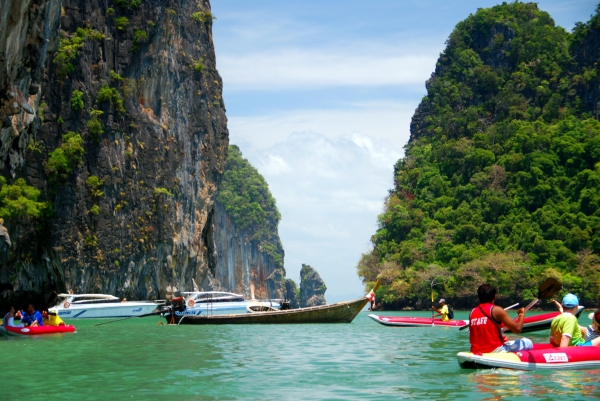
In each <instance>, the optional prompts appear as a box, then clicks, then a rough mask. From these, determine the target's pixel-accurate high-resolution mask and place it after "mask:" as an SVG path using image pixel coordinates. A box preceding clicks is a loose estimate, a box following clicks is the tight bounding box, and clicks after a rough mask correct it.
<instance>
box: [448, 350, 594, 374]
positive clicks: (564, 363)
mask: <svg viewBox="0 0 600 401" xmlns="http://www.w3.org/2000/svg"><path fill="white" fill-rule="evenodd" d="M456 358H457V359H458V364H459V365H460V367H461V368H465V369H477V368H484V369H486V368H487V369H489V368H504V369H517V370H538V369H554V370H574V369H598V368H600V347H564V348H557V347H553V346H552V345H550V344H534V348H533V349H532V350H530V351H519V352H505V353H489V354H480V355H477V354H472V353H470V352H459V353H458V354H457V355H456Z"/></svg>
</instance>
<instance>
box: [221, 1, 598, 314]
mask: <svg viewBox="0 0 600 401" xmlns="http://www.w3.org/2000/svg"><path fill="white" fill-rule="evenodd" d="M496 4H498V2H494V1H469V0H461V1H452V0H446V1H441V0H435V1H434V0H427V1H412V0H410V1H409V0H407V1H404V0H395V1H392V0H371V1H369V2H364V1H355V0H343V1H342V0H326V1H325V0H303V1H291V0H253V1H247V0H213V1H212V2H211V5H212V12H213V14H214V15H215V16H216V18H217V19H216V20H215V21H214V24H213V40H214V44H215V49H216V55H217V69H218V70H219V73H220V74H221V76H222V78H223V99H224V101H225V106H226V109H227V118H228V127H229V135H230V143H232V144H236V145H238V146H239V147H240V149H241V151H242V153H243V155H244V157H245V158H247V159H248V160H249V161H250V163H252V165H253V166H254V167H256V168H257V169H258V171H259V172H260V173H261V174H262V175H263V176H264V177H265V179H266V180H267V182H268V183H269V188H270V190H271V192H272V193H273V196H274V197H275V199H276V201H277V206H278V208H279V211H280V212H281V215H282V220H281V222H280V224H279V235H280V237H281V240H282V243H283V247H284V250H285V268H286V271H287V276H288V277H289V278H292V279H294V280H296V281H297V282H298V281H299V278H300V268H301V265H302V263H304V264H309V265H311V266H313V267H315V268H316V269H317V271H318V272H319V273H320V275H321V277H322V278H323V280H324V281H325V284H326V285H327V287H328V290H327V292H326V294H325V297H326V299H327V301H328V302H329V303H330V302H335V301H340V300H344V299H349V298H354V297H357V296H360V295H362V294H363V285H362V283H361V281H360V278H359V277H358V276H357V274H356V264H357V262H358V260H359V259H360V256H361V254H362V253H366V252H368V251H369V250H370V241H369V239H370V237H371V236H372V235H373V234H374V233H375V231H376V229H377V215H378V214H379V213H381V211H382V209H383V201H384V199H385V197H386V195H387V193H388V190H389V189H391V188H392V175H393V166H394V163H395V162H396V161H397V160H398V158H400V157H402V155H403V147H404V145H405V144H406V142H407V141H408V139H409V136H410V130H409V126H410V119H411V117H412V115H413V113H414V111H415V109H416V107H417V106H418V104H419V102H420V100H421V99H422V97H423V96H424V95H425V93H426V91H425V81H426V80H427V79H428V78H429V77H430V76H431V73H432V72H433V70H434V69H435V63H436V60H437V58H438V56H439V54H440V52H442V51H443V50H444V48H445V41H446V39H447V38H448V36H449V35H450V33H451V32H452V30H453V28H454V27H455V26H456V24H457V23H458V22H460V21H462V20H463V19H465V18H466V17H468V16H469V14H471V13H475V12H476V11H477V8H480V7H491V6H493V5H496ZM596 4H597V2H595V1H589V0H586V1H583V0H569V1H564V0H546V1H539V2H538V5H539V8H540V9H541V10H544V11H547V12H548V13H550V15H551V16H552V17H553V18H554V20H555V22H556V24H557V25H560V26H562V27H563V28H565V29H566V30H568V31H571V30H572V28H573V26H574V25H575V23H576V22H578V21H583V22H586V21H588V20H589V17H590V15H591V14H592V13H593V12H594V10H595V7H596Z"/></svg>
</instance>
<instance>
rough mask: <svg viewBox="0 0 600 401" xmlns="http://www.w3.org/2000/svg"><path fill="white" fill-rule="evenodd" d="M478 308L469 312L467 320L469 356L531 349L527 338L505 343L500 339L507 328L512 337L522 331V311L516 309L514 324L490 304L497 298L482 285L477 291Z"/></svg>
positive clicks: (504, 339)
mask: <svg viewBox="0 0 600 401" xmlns="http://www.w3.org/2000/svg"><path fill="white" fill-rule="evenodd" d="M477 297H478V298H479V302H480V304H479V305H478V306H477V307H476V308H474V309H473V310H472V311H471V314H470V316H469V325H470V327H469V341H470V342H471V352H472V353H474V354H482V353H489V352H514V351H524V350H528V349H532V348H533V343H532V342H531V340H530V339H528V338H522V339H519V340H513V341H508V338H507V337H506V336H504V335H502V328H501V327H500V326H501V325H502V324H504V326H505V327H507V328H509V329H510V331H512V332H513V333H515V334H518V333H520V332H521V330H522V329H523V320H524V319H525V308H520V309H519V310H518V311H517V313H518V315H517V316H518V319H517V320H516V321H514V320H513V319H512V318H511V317H510V316H508V313H506V311H505V310H504V309H502V308H501V307H496V306H495V305H494V302H496V299H497V298H498V294H497V291H496V288H495V287H494V286H492V285H491V284H482V285H480V286H479V288H478V289H477Z"/></svg>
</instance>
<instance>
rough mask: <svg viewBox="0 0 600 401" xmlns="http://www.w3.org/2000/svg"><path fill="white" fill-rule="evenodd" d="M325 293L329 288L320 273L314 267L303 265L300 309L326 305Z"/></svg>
mask: <svg viewBox="0 0 600 401" xmlns="http://www.w3.org/2000/svg"><path fill="white" fill-rule="evenodd" d="M325 291H327V287H326V286H325V283H324V282H323V280H322V279H321V276H320V275H319V273H317V271H316V270H315V269H314V268H313V267H311V266H309V265H305V264H303V265H302V269H300V307H301V308H305V307H308V306H318V305H325V304H326V303H327V302H326V301H325Z"/></svg>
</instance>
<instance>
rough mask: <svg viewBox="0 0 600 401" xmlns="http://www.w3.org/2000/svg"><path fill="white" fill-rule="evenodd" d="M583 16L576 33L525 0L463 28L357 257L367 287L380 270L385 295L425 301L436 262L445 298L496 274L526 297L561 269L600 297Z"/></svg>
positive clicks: (399, 301)
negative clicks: (366, 247)
mask: <svg viewBox="0 0 600 401" xmlns="http://www.w3.org/2000/svg"><path fill="white" fill-rule="evenodd" d="M593 20H594V21H597V20H598V16H597V15H596V16H595V17H593ZM582 27H583V25H582V26H578V28H576V29H577V35H578V36H577V38H576V39H577V40H572V37H571V34H569V33H568V32H566V31H565V30H564V29H562V28H560V27H556V26H555V25H554V22H553V20H552V19H551V18H550V16H549V15H548V14H547V13H545V12H542V11H540V10H538V8H537V5H535V4H532V3H518V2H515V3H512V4H506V3H504V4H502V5H499V6H496V7H493V8H489V9H481V10H479V11H478V12H477V13H476V14H475V15H471V16H469V17H468V18H467V19H466V20H465V21H463V22H461V23H459V24H458V25H457V26H456V28H455V30H454V32H452V34H451V35H450V38H449V39H448V42H447V47H446V49H445V50H444V52H443V53H442V54H441V55H440V58H439V60H438V63H437V66H436V71H435V73H434V74H432V77H431V79H429V80H428V81H427V95H426V96H425V97H424V98H423V100H422V102H421V104H420V105H419V107H418V109H417V111H416V113H415V115H414V116H413V121H412V124H411V138H410V141H409V143H408V144H407V145H406V147H405V150H406V156H405V157H404V158H403V159H400V160H399V161H398V162H397V164H396V166H395V186H394V189H393V190H391V191H390V194H389V196H388V198H387V200H386V204H385V210H384V212H383V213H382V214H381V215H380V216H379V217H378V223H379V228H378V230H377V232H376V233H375V235H373V237H372V239H371V240H372V244H373V250H372V252H370V253H369V254H366V255H363V257H362V259H361V261H360V262H359V264H358V266H357V269H358V273H359V275H360V276H361V277H362V278H363V281H364V282H365V283H366V284H367V287H370V286H371V285H372V282H374V281H375V279H376V278H377V277H380V278H381V279H382V281H383V284H384V285H383V286H382V287H381V289H380V291H379V292H378V298H379V299H381V300H382V301H383V305H384V306H385V305H386V304H387V305H388V306H401V305H403V304H411V303H415V302H417V299H418V298H421V299H423V298H425V299H426V298H427V297H428V293H429V292H430V288H428V286H427V285H426V282H427V278H428V277H429V276H430V273H432V272H436V274H438V275H442V276H443V277H445V278H444V280H443V283H442V284H440V285H439V286H438V287H436V291H438V292H443V293H444V296H445V297H446V298H448V297H456V298H463V297H466V296H468V295H469V294H468V292H469V291H470V292H471V293H472V292H473V290H474V288H476V284H479V283H481V282H484V281H489V282H492V283H495V284H497V285H498V286H500V287H501V294H502V295H503V296H504V297H511V298H521V299H522V298H527V297H531V296H532V295H535V294H531V289H532V288H535V286H536V283H537V282H541V281H542V280H543V278H544V277H546V276H554V277H557V278H559V279H561V280H562V281H563V284H564V286H563V288H564V290H565V291H572V292H576V293H578V294H580V296H583V297H584V300H587V301H588V303H587V304H588V305H590V303H596V302H597V301H596V300H597V297H598V291H599V289H598V280H597V278H595V277H594V275H596V276H597V275H598V256H597V255H599V254H600V123H599V122H598V121H596V120H595V119H594V118H591V117H592V113H590V111H591V110H590V109H588V108H586V107H587V106H586V103H585V102H584V101H583V100H582V99H583V98H584V95H585V96H587V97H589V92H586V93H583V92H582V88H584V89H585V87H586V86H585V85H582V84H581V82H582V80H583V81H585V80H593V79H595V78H596V75H594V74H591V73H590V72H589V70H588V69H586V67H585V66H583V65H580V64H578V62H577V60H576V59H575V58H574V57H573V56H572V54H577V53H578V51H579V49H580V47H582V46H588V47H589V43H587V44H586V38H587V37H588V36H589V35H587V34H586V35H587V36H585V37H584V35H582V34H581V32H580V31H582V30H583V28H582ZM584 27H586V29H591V28H590V27H591V24H587V25H585V26H584ZM596 70H597V67H596ZM598 100H599V99H597V98H596V99H595V100H594V102H592V103H597V102H598ZM465 290H467V292H465ZM455 304H456V303H455Z"/></svg>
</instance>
